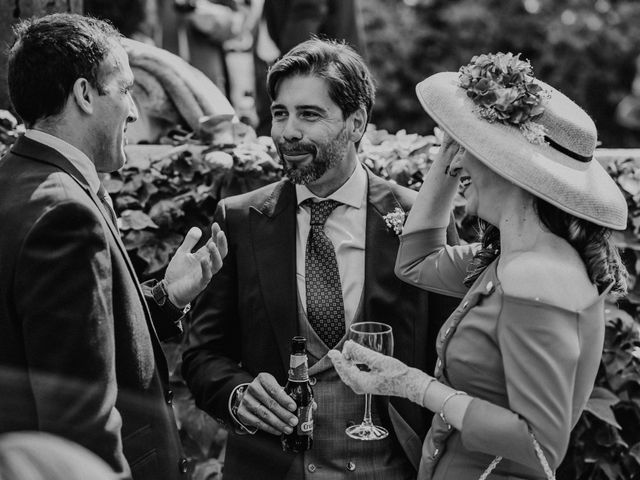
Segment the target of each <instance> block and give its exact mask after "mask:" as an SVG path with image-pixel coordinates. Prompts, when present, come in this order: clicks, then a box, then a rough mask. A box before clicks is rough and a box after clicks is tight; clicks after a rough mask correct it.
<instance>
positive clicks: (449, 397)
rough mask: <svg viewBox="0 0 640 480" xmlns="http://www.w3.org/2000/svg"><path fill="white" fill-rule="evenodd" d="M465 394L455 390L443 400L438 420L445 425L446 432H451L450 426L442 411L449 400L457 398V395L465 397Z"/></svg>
mask: <svg viewBox="0 0 640 480" xmlns="http://www.w3.org/2000/svg"><path fill="white" fill-rule="evenodd" d="M466 394H467V393H466V392H463V391H462V390H456V391H455V392H451V393H450V394H449V395H447V396H446V397H445V399H444V401H443V402H442V406H441V407H440V413H439V415H440V418H441V419H442V421H443V422H444V423H445V425H446V426H447V430H451V424H450V423H449V422H448V421H447V416H446V415H445V412H444V409H445V407H446V406H447V402H448V401H449V400H451V399H452V398H453V397H455V396H457V395H466Z"/></svg>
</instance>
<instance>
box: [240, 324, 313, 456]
mask: <svg viewBox="0 0 640 480" xmlns="http://www.w3.org/2000/svg"><path fill="white" fill-rule="evenodd" d="M291 348H292V351H291V359H292V360H291V362H294V361H295V365H293V363H292V364H291V365H290V367H291V368H290V369H289V379H288V381H287V385H286V387H285V388H283V387H282V386H280V385H279V384H278V382H277V380H276V379H275V378H274V377H273V376H272V375H271V374H269V373H265V372H262V373H260V374H259V375H258V376H257V377H256V378H255V379H254V380H253V382H251V383H250V384H249V385H248V386H247V389H246V390H245V392H244V395H243V397H242V401H241V402H240V405H239V407H238V411H237V413H236V415H237V416H238V419H239V420H240V421H241V422H242V423H243V424H244V425H245V426H247V427H256V428H258V429H259V430H263V431H265V432H268V433H271V434H273V435H285V436H289V435H291V436H294V437H295V436H296V435H298V434H300V433H303V438H302V440H305V441H306V439H305V438H304V437H309V436H310V434H311V435H312V433H313V427H312V425H313V411H315V409H316V408H317V405H316V403H315V402H314V401H313V392H312V391H311V387H310V386H309V379H308V374H307V360H306V359H307V356H306V340H305V339H304V338H303V337H294V338H293V339H292V343H291ZM298 350H299V352H298ZM292 372H293V374H294V376H295V377H296V378H294V379H293V380H294V381H293V382H292ZM296 375H297V376H296ZM301 376H305V380H304V381H303V382H302V383H304V384H305V385H306V387H308V390H307V388H302V387H301V386H300V383H299V382H295V380H296V379H297V378H298V377H301ZM293 387H296V388H293ZM298 387H299V388H298ZM294 390H296V392H297V391H298V390H304V392H303V393H304V395H302V397H303V398H301V399H298V398H296V400H294V399H293V398H292V397H295V396H296V395H297V394H298V393H299V392H298V393H294V394H293V395H292V392H293V391H294ZM299 417H302V419H301V420H300V418H299ZM301 421H302V422H303V423H304V425H303V424H301V423H300V422H301ZM298 430H300V432H298ZM302 430H304V432H303V431H302ZM283 442H284V440H283ZM303 443H304V442H303ZM296 448H297V447H296ZM309 448H310V444H309Z"/></svg>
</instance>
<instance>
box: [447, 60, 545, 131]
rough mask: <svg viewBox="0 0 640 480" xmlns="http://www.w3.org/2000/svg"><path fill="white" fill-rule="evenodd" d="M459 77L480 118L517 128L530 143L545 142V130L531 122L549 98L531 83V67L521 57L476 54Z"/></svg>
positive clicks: (461, 70) (461, 69)
mask: <svg viewBox="0 0 640 480" xmlns="http://www.w3.org/2000/svg"><path fill="white" fill-rule="evenodd" d="M459 74H460V77H459V84H460V87H461V88H464V89H465V90H466V91H467V96H468V97H469V98H471V99H472V100H473V101H474V103H475V104H476V105H477V106H478V113H479V115H480V116H481V117H482V118H484V119H485V120H487V121H489V122H501V123H504V124H508V125H513V126H516V127H518V128H520V130H521V132H522V134H523V135H524V136H525V138H526V139H527V140H529V141H530V142H531V143H534V144H544V143H546V142H545V138H544V136H545V133H546V132H545V129H544V127H543V126H542V125H540V124H538V123H535V122H534V121H533V120H534V119H535V118H536V117H538V116H540V115H541V114H542V112H544V105H543V102H544V100H545V98H547V96H548V95H547V94H546V92H545V91H544V89H543V88H542V87H541V86H540V85H539V84H537V83H536V82H535V81H534V77H533V69H532V68H531V64H530V63H529V62H528V61H525V60H521V59H520V54H517V55H513V54H512V53H501V52H500V53H497V54H492V53H490V54H484V55H477V56H474V57H473V58H472V59H471V63H469V64H468V65H465V66H463V67H461V68H460V70H459Z"/></svg>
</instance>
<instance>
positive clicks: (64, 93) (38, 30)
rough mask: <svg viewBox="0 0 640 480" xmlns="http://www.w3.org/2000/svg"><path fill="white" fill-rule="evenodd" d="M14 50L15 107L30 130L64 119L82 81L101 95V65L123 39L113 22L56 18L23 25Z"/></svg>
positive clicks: (11, 91)
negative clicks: (62, 114) (45, 121)
mask: <svg viewBox="0 0 640 480" xmlns="http://www.w3.org/2000/svg"><path fill="white" fill-rule="evenodd" d="M13 31H14V34H15V36H16V39H15V42H14V43H13V46H12V47H11V49H10V50H9V63H8V83H9V95H10V97H11V103H12V104H13V108H14V109H15V111H16V113H17V114H18V115H20V117H21V118H22V121H23V122H24V123H25V125H26V126H27V127H31V126H33V124H34V123H35V122H36V121H38V120H41V119H44V118H47V117H50V116H53V115H57V114H59V113H60V112H61V111H62V109H63V108H64V105H65V103H66V101H67V99H68V97H69V95H70V94H71V91H72V89H73V84H74V83H75V81H76V80H77V79H78V78H86V79H87V81H88V82H89V83H90V84H91V85H92V86H93V87H95V88H96V89H98V92H99V93H100V94H103V93H104V92H103V91H102V88H101V85H100V84H99V82H98V73H99V70H100V64H101V63H102V61H103V60H104V58H105V57H106V56H107V54H108V53H109V52H110V51H111V50H112V49H113V41H116V42H118V41H119V39H120V37H121V35H120V33H118V31H117V30H116V29H115V28H113V26H111V24H109V23H108V22H105V21H103V20H98V19H96V18H92V17H86V16H82V15H77V14H70V13H55V14H52V15H47V16H44V17H40V18H33V19H28V20H23V21H21V22H19V23H18V24H17V25H16V26H15V27H14V29H13Z"/></svg>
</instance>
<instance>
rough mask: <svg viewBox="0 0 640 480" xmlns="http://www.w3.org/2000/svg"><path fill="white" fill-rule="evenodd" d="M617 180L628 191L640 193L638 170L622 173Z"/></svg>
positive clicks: (635, 193)
mask: <svg viewBox="0 0 640 480" xmlns="http://www.w3.org/2000/svg"><path fill="white" fill-rule="evenodd" d="M617 180H618V185H620V186H621V187H622V188H623V189H624V190H625V191H626V192H627V193H629V194H631V195H633V196H635V195H638V194H640V175H638V172H633V173H626V174H624V175H620V176H619V177H618V179H617Z"/></svg>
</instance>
